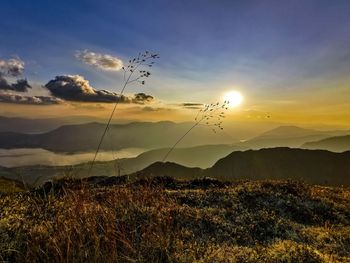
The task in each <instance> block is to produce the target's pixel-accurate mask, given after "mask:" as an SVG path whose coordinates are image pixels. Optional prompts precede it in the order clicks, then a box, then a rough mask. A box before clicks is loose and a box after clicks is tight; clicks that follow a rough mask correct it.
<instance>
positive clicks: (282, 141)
mask: <svg viewBox="0 0 350 263" xmlns="http://www.w3.org/2000/svg"><path fill="white" fill-rule="evenodd" d="M348 133H349V131H338V130H336V131H319V130H313V129H304V128H300V127H296V126H280V127H277V128H274V129H272V130H269V131H267V132H265V133H262V134H261V135H259V136H257V137H254V138H252V139H250V140H248V141H246V142H243V143H242V145H243V146H246V147H248V148H251V149H261V148H272V147H292V148H295V147H300V145H302V144H304V143H306V142H309V141H315V140H321V139H324V138H327V137H330V136H333V135H343V134H348Z"/></svg>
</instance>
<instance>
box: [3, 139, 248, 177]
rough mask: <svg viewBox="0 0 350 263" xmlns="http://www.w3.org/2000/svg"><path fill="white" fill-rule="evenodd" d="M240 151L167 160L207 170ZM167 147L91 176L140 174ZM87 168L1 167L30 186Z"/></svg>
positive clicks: (211, 150)
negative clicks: (218, 161)
mask: <svg viewBox="0 0 350 263" xmlns="http://www.w3.org/2000/svg"><path fill="white" fill-rule="evenodd" d="M241 149H242V148H240V147H236V146H231V145H226V144H219V145H201V146H196V147H189V148H177V149H174V151H173V152H172V153H171V154H170V155H169V157H168V159H167V161H169V162H173V163H177V164H180V165H183V166H188V167H199V168H208V167H211V166H212V165H213V164H214V163H215V162H216V161H217V160H219V159H221V158H223V157H225V156H226V155H228V154H230V153H231V152H232V151H235V150H241ZM168 150H169V148H163V149H156V150H151V151H147V152H144V153H142V154H140V155H138V156H137V157H135V158H124V159H119V160H118V161H106V162H96V164H95V166H94V168H93V170H92V173H91V174H93V175H95V176H112V175H125V174H131V173H135V172H137V171H140V170H142V169H144V168H146V167H147V166H149V165H151V164H152V163H155V162H158V161H160V160H162V158H163V157H164V155H165V154H166V152H167V151H168ZM88 169H89V165H88V164H79V165H74V166H71V165H66V166H47V165H35V166H25V167H15V168H1V167H0V175H1V172H3V173H4V176H5V177H8V178H16V179H18V176H21V180H22V178H23V180H25V181H26V182H27V183H29V184H33V183H34V182H35V183H36V184H38V183H42V182H43V181H45V180H49V179H50V178H53V177H55V176H62V175H64V174H66V175H67V174H70V175H74V176H75V177H84V176H86V175H87V173H88Z"/></svg>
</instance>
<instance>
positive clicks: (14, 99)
mask: <svg viewBox="0 0 350 263" xmlns="http://www.w3.org/2000/svg"><path fill="white" fill-rule="evenodd" d="M0 102H4V103H16V104H30V105H53V104H59V103H61V102H62V100H60V99H57V98H55V97H49V96H23V95H17V94H6V93H0Z"/></svg>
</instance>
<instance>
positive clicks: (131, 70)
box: [88, 51, 159, 177]
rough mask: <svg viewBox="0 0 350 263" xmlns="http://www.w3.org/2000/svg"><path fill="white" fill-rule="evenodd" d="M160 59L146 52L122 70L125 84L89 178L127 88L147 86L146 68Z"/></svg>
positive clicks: (99, 144)
mask: <svg viewBox="0 0 350 263" xmlns="http://www.w3.org/2000/svg"><path fill="white" fill-rule="evenodd" d="M157 58H159V55H158V54H153V53H151V52H149V51H145V52H144V53H139V55H138V56H137V57H135V58H133V59H130V60H129V64H128V65H127V66H126V67H123V68H122V70H123V71H124V75H123V79H124V84H123V86H122V89H121V91H120V92H119V96H116V101H115V103H114V107H113V109H112V112H111V114H110V116H109V118H108V121H107V123H106V126H105V129H104V130H103V133H102V135H101V138H100V140H99V143H98V146H97V148H96V151H95V154H94V158H93V159H92V161H91V163H90V167H89V170H88V177H89V176H90V174H91V170H92V168H93V166H94V164H95V162H96V158H97V155H98V153H99V151H100V149H101V146H102V143H103V140H104V138H105V136H106V134H107V132H108V129H109V127H110V125H111V122H112V119H113V116H114V114H115V111H116V109H117V106H118V104H119V102H120V100H122V97H123V93H124V91H125V89H126V87H127V86H128V85H129V84H131V83H134V82H137V83H140V84H142V85H144V84H145V80H144V79H145V78H148V77H149V76H150V75H151V73H150V72H149V71H148V70H145V69H144V68H145V67H152V66H153V64H154V60H155V59H157ZM135 74H138V75H137V76H136V77H134V78H132V77H133V76H135Z"/></svg>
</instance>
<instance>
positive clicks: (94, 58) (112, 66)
mask: <svg viewBox="0 0 350 263" xmlns="http://www.w3.org/2000/svg"><path fill="white" fill-rule="evenodd" d="M75 57H76V58H77V59H79V60H80V61H82V62H84V63H85V64H88V65H91V66H94V67H96V68H99V69H102V70H106V71H118V70H121V69H122V67H123V61H122V60H120V59H119V58H117V57H113V56H111V55H108V54H100V53H95V52H91V51H88V50H83V51H79V50H78V51H77V52H76V53H75Z"/></svg>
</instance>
